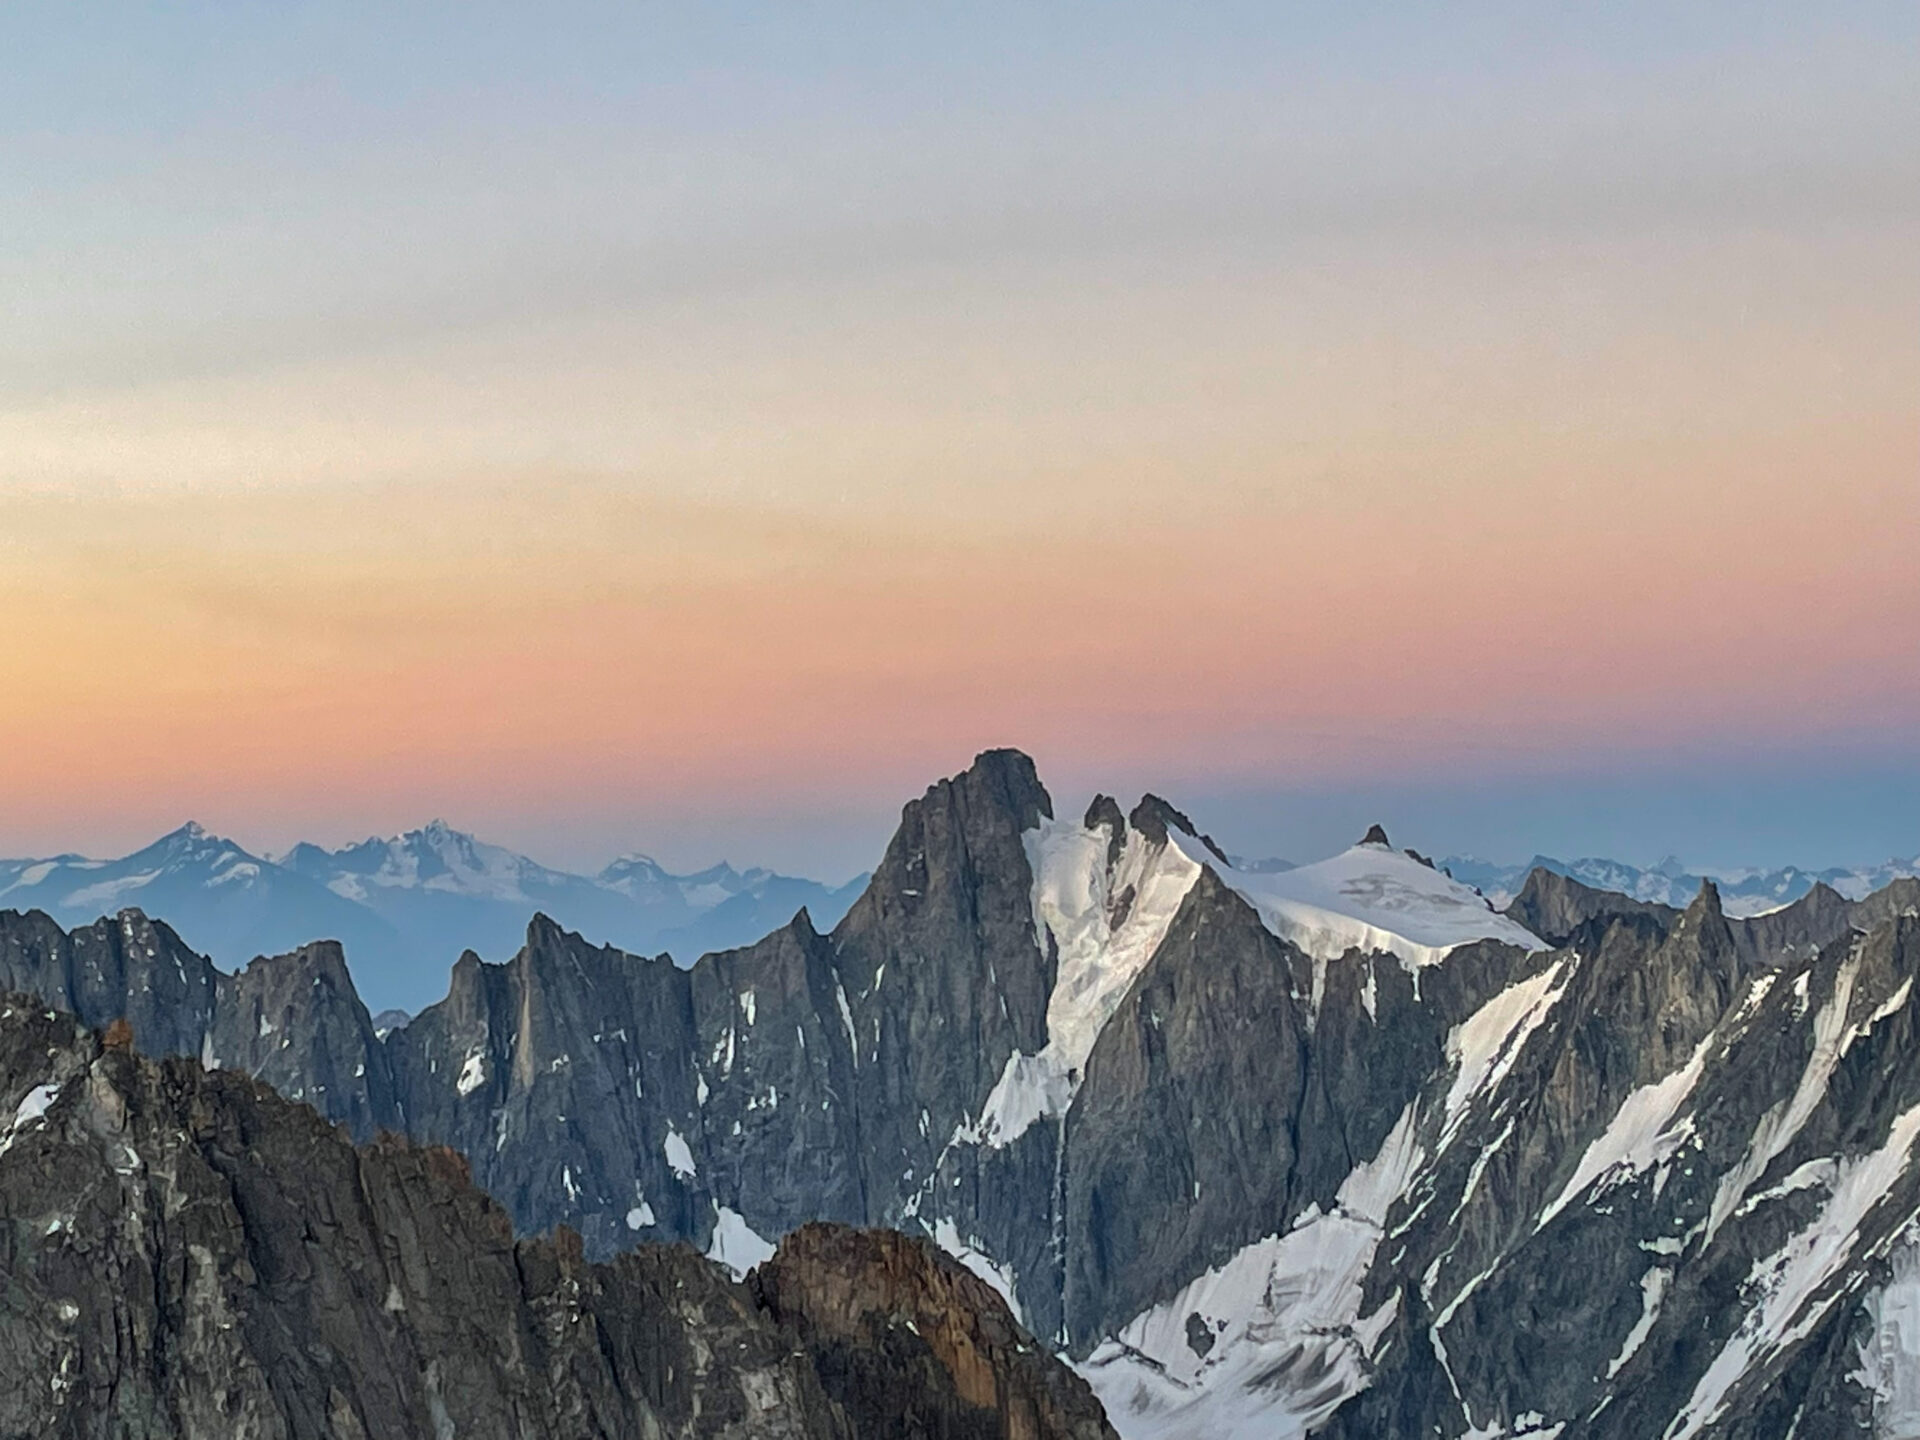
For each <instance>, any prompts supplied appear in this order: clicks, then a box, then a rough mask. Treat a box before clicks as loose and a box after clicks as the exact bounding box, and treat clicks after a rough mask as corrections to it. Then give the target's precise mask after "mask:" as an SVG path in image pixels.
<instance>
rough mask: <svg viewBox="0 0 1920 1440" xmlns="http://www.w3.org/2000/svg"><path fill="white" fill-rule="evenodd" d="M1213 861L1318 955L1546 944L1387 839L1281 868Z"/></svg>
mask: <svg viewBox="0 0 1920 1440" xmlns="http://www.w3.org/2000/svg"><path fill="white" fill-rule="evenodd" d="M1212 863H1213V864H1214V867H1215V869H1217V870H1218V871H1219V873H1220V878H1221V879H1222V880H1224V881H1226V882H1227V884H1228V885H1230V886H1232V887H1233V888H1234V889H1235V890H1237V891H1238V892H1239V893H1240V894H1241V895H1243V896H1244V897H1245V898H1246V900H1247V901H1248V903H1249V904H1251V905H1252V906H1253V907H1254V909H1256V910H1258V911H1259V912H1260V918H1261V919H1262V920H1263V921H1265V922H1266V924H1267V927H1268V928H1269V929H1271V930H1272V931H1273V933H1274V934H1276V935H1278V936H1279V937H1280V938H1281V939H1283V940H1289V941H1291V942H1293V944H1295V945H1297V946H1299V947H1300V949H1302V950H1304V951H1305V952H1306V953H1307V954H1308V955H1311V956H1312V957H1314V958H1315V959H1316V960H1337V959H1339V958H1340V957H1341V956H1342V955H1344V954H1346V953H1347V951H1349V950H1361V951H1379V952H1385V953H1389V954H1393V955H1397V956H1398V957H1399V958H1400V960H1401V961H1402V962H1403V963H1404V964H1406V965H1407V966H1409V967H1413V968H1418V967H1421V966H1426V965H1432V964H1434V963H1435V962H1436V961H1438V960H1439V959H1440V958H1441V957H1442V956H1443V955H1445V954H1446V953H1447V951H1449V950H1451V949H1452V948H1453V947H1454V946H1456V945H1465V944H1468V943H1470V942H1472V941H1475V940H1498V941H1501V942H1502V943H1504V944H1507V945H1517V946H1519V947H1521V948H1522V949H1525V950H1544V949H1545V948H1546V945H1545V943H1544V942H1543V941H1542V940H1541V939H1540V938H1539V937H1538V936H1536V935H1534V934H1533V933H1532V932H1531V931H1529V930H1527V929H1526V928H1525V927H1523V926H1521V925H1519V924H1517V923H1516V922H1514V921H1512V920H1509V919H1508V918H1507V917H1506V916H1504V915H1499V914H1496V913H1494V911H1493V910H1492V908H1491V907H1490V906H1489V905H1488V904H1487V902H1486V900H1485V899H1484V898H1482V897H1481V896H1480V895H1478V894H1476V893H1475V892H1474V891H1473V890H1472V889H1471V888H1470V887H1469V886H1466V885H1462V884H1461V883H1459V882H1458V881H1457V880H1454V879H1452V878H1451V877H1450V876H1447V875H1445V874H1443V873H1441V872H1440V871H1438V870H1436V869H1434V868H1433V867H1432V866H1430V865H1424V864H1422V863H1421V862H1420V861H1418V860H1415V859H1413V858H1412V857H1411V856H1409V855H1406V854H1404V853H1402V852H1401V851H1398V850H1395V849H1393V848H1391V847H1390V846H1387V845H1383V844H1379V843H1372V842H1369V843H1363V844H1360V845H1355V846H1354V847H1353V848H1352V849H1350V850H1346V851H1343V852H1342V853H1340V854H1338V855H1335V856H1333V857H1332V858H1331V859H1328V860H1321V861H1319V862H1317V863H1315V864H1312V865H1302V866H1299V867H1298V868H1297V869H1293V870H1282V871H1277V872H1262V873H1250V872H1247V871H1241V870H1232V869H1228V868H1227V867H1226V866H1224V865H1221V864H1219V862H1218V861H1213V862H1212Z"/></svg>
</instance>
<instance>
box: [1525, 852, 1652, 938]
mask: <svg viewBox="0 0 1920 1440" xmlns="http://www.w3.org/2000/svg"><path fill="white" fill-rule="evenodd" d="M1506 915H1507V917H1508V918H1509V919H1512V920H1516V921H1518V922H1519V923H1520V924H1522V925H1524V926H1526V927H1527V929H1529V930H1531V931H1532V932H1533V933H1534V934H1536V935H1538V936H1539V937H1540V938H1541V939H1542V940H1546V941H1548V942H1549V943H1551V944H1554V945H1564V944H1566V943H1567V941H1569V940H1570V939H1572V938H1573V936H1574V935H1575V934H1576V933H1577V932H1578V931H1579V930H1580V929H1581V927H1582V926H1584V925H1587V924H1588V923H1589V922H1591V921H1594V920H1607V919H1611V918H1614V917H1617V916H1621V915H1646V916H1650V917H1652V918H1653V919H1654V920H1656V921H1657V922H1658V923H1659V925H1660V927H1661V929H1662V930H1663V931H1665V930H1671V929H1672V928H1673V924H1674V922H1675V921H1677V920H1678V919H1679V918H1680V912H1679V911H1678V910H1675V909H1673V908H1671V907H1670V906H1666V905H1658V904H1655V903H1653V902H1652V901H1648V900H1634V899H1631V898H1630V897H1628V896H1625V895H1620V894H1616V893H1615V892H1613V891H1611V890H1596V889H1593V888H1592V887H1591V886H1587V885H1583V884H1581V883H1580V882H1579V881H1578V880H1574V879H1572V878H1570V877H1568V876H1566V875H1562V874H1561V873H1560V872H1559V871H1557V870H1549V869H1548V868H1547V867H1546V866H1544V865H1536V866H1534V867H1533V869H1532V870H1530V871H1528V872H1527V879H1526V883H1525V884H1524V885H1522V886H1521V887H1520V893H1519V894H1518V895H1516V896H1515V897H1514V900H1513V903H1512V904H1511V905H1509V906H1507V909H1506Z"/></svg>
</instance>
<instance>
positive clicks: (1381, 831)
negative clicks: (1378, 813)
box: [1360, 824, 1393, 850]
mask: <svg viewBox="0 0 1920 1440" xmlns="http://www.w3.org/2000/svg"><path fill="white" fill-rule="evenodd" d="M1360 843H1361V844H1362V845H1378V846H1379V847H1380V848H1381V849H1382V850H1391V849H1392V848H1393V842H1392V841H1391V840H1389V839H1387V832H1386V829H1385V827H1383V826H1381V825H1378V824H1374V825H1369V826H1368V827H1367V833H1366V834H1364V835H1362V836H1361V837H1360Z"/></svg>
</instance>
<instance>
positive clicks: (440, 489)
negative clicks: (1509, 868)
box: [0, 3, 1920, 878]
mask: <svg viewBox="0 0 1920 1440" xmlns="http://www.w3.org/2000/svg"><path fill="white" fill-rule="evenodd" d="M1736 8H1737V12H1738V13H1737V14H1736V13H1735V11H1736ZM1916 254H1920V9H1916V8H1915V7H1914V6H1912V5H1911V4H1905V3H1901V4H1884V5H1871V4H1863V5H1845V4H1843V5H1835V6H1824V7H1814V6H1787V5H1771V4H1754V5H1750V6H1742V7H1718V6H1687V7H1677V6H1666V5H1643V4H1624V5H1615V6H1607V7H1599V6H1592V7H1585V6H1552V7H1541V6H1521V5H1497V6H1496V5H1484V6H1449V7H1434V6H1413V5H1367V4H1357V5H1352V6H1341V7H1328V6H1312V7H1308V6H1291V5H1285V4H1271V3H1269V4H1261V5H1237V4H1222V5H1203V6H1194V5H1180V6H1174V5H1143V4H1127V3H1116V4H1104V5H1098V6H1090V5H1071V4H1066V5H1055V6H1047V7H1035V6H1013V5H997V4H990V3H989V4H970V5H966V6H944V5H928V6H863V5H825V4H803V5H794V6H778V7H776V6H765V5H762V6H744V7H734V6H726V5H712V6H698V7H693V6H681V5H673V6H669V5H650V4H630V5H620V6H606V7H595V6H581V5H569V4H553V5H546V6H541V7H524V6H490V5H485V4H468V5H460V6H452V5H445V6H441V5H431V4H419V5H410V6H406V7H391V6H374V5H365V6H361V5H354V4H347V3H332V4H327V5H319V4H290V5H285V6H257V7H232V6H211V5H207V6H200V5H192V4H181V5H171V6H166V7H161V6H133V5H116V6H73V5H68V4H33V3H25V4H19V5H11V6H8V7H5V9H4V10H0V316H4V323H0V617H4V623H0V675H4V676H6V677H7V683H6V684H5V685H4V686H0V795H4V796H5V797H6V798H5V803H4V805H0V851H4V852H6V853H12V854H47V853H53V852H56V851H63V850H77V851H82V852H86V853H115V852H117V851H119V850H124V849H128V848H131V847H132V846H133V845H135V844H138V843H141V842H143V841H145V840H147V839H149V838H151V837H152V836H153V835H154V834H156V833H158V832H159V831H161V830H163V829H167V828H171V827H172V826H173V825H175V824H178V823H180V822H181V821H182V820H184V819H187V818H189V817H191V818H196V819H199V820H200V821H202V822H203V823H206V824H208V825H209V826H210V827H212V828H214V829H216V830H219V831H220V832H222V833H226V834H230V835H233V836H235V837H236V838H239V839H242V840H243V841H245V842H248V843H250V844H251V845H253V846H255V847H256V848H259V849H271V848H274V847H277V846H283V845H285V844H287V843H290V842H291V841H292V840H294V839H296V838H313V839H318V840H322V841H331V842H340V841H345V840H348V839H351V838H358V837H360V836H364V835H366V834H368V833H373V832H382V833H385V832H389V831H393V830H396V829H399V828H403V827H406V826H410V825H414V824H418V823H421V822H422V821H424V820H425V819H426V818H427V817H429V816H434V815H443V816H446V817H447V818H449V819H450V820H452V821H454V822H455V823H458V824H461V825H464V826H466V827H468V828H471V829H475V830H478V831H479V832H481V833H482V834H484V835H487V836H489V837H490V838H494V839H497V840H499V841H501V842H503V843H509V844H513V845H515V846H517V847H518V848H521V849H523V850H526V851H527V852H529V853H531V854H534V855H536V856H537V857H539V858H541V859H543V860H547V861H549V862H550V863H557V864H570V865H576V866H594V865H598V864H599V863H602V862H604V861H605V860H606V859H607V858H609V857H610V856H611V855H613V854H615V853H619V852H624V851H629V850H645V851H648V852H650V853H653V854H655V855H657V856H659V857H660V858H662V859H663V860H665V861H668V862H669V863H677V864H681V865H685V866H692V865H696V864H701V863H705V862H707V861H709V860H712V859H714V858H717V857H719V856H722V855H725V856H729V857H731V858H733V859H735V860H736V861H739V862H742V863H745V862H758V863H771V864H776V865H779V866H781V867H782V868H786V869H789V870H798V871H801V872H803V873H810V874H817V875H821V876H823V877H826V878H839V877H842V876H845V875H848V874H851V873H853V872H855V871H857V870H859V869H862V868H865V867H867V866H869V865H871V864H872V863H873V860H874V858H875V857H876V856H877V855H878V852H879V849H880V847H881V846H882V845H883V844H884V841H885V838H886V836H887V834H888V833H889V831H890V830H891V828H892V825H893V823H894V821H895V818H896V817H897V814H898V809H899V806H900V805H901V804H902V803H903V802H904V801H906V800H908V799H910V798H912V797H913V796H914V795H916V794H918V793H919V791H920V790H921V789H922V788H923V787H924V786H925V785H926V784H928V783H929V782H930V781H932V780H933V779H935V778H937V777H939V776H942V775H946V774H951V773H953V772H955V771H957V770H958V769H960V768H962V767H963V766H964V765H965V764H966V763H967V762H968V760H969V759H970V758H971V756H972V755H973V754H974V753H975V752H976V751H978V750H980V749H983V748H986V747H988V746H993V745H1016V746H1019V747H1020V748H1023V749H1026V750H1028V751H1029V752H1030V753H1032V754H1033V755H1034V756H1035V757H1036V759H1037V761H1038V762H1039V765H1040V768H1041V773H1042V775H1043V777H1044V778H1046V780H1047V781H1048V783H1049V784H1050V786H1051V788H1052V789H1053V791H1054V793H1055V794H1056V796H1058V797H1059V798H1060V801H1061V806H1062V808H1063V809H1065V808H1069V807H1070V806H1077V805H1079V804H1082V803H1084V801H1085V798H1086V797H1087V796H1088V795H1090V794H1091V793H1092V792H1093V791H1094V790H1095V789H1105V790H1112V791H1116V792H1118V793H1120V794H1121V795H1122V796H1123V798H1126V799H1131V797H1132V796H1133V795H1135V794H1137V793H1139V792H1140V791H1141V790H1143V789H1148V788H1151V789H1154V790H1156V791H1159V792H1161V793H1165V794H1167V795H1169V796H1170V797H1172V798H1174V799H1175V800H1176V801H1178V802H1179V803H1182V804H1183V805H1185V806H1186V808H1188V809H1189V810H1191V811H1192V812H1193V813H1194V814H1195V818H1196V819H1198V820H1201V821H1202V822H1203V823H1204V824H1205V825H1206V827H1207V828H1209V829H1210V830H1212V831H1214V832H1215V833H1216V834H1217V835H1219V836H1220V838H1221V839H1222V840H1223V841H1224V842H1226V843H1228V844H1229V845H1230V847H1231V848H1234V849H1237V850H1240V851H1243V852H1246V853H1255V854H1279V855H1288V856H1291V857H1292V858H1295V859H1303V858H1311V857H1312V856H1314V855H1317V854H1324V853H1328V852H1329V851H1331V850H1333V849H1337V848H1339V846H1340V845H1341V844H1343V843H1345V842H1346V841H1348V840H1351V839H1352V838H1354V836H1355V835H1357V834H1358V833H1359V831H1360V830H1361V829H1363V828H1364V826H1365V824H1366V823H1368V822H1370V821H1372V820H1375V819H1379V820H1382V821H1384V822H1385V823H1386V824H1387V825H1388V827H1389V829H1390V830H1392V831H1395V832H1396V838H1397V839H1402V840H1403V843H1413V844H1418V845H1420V847H1421V848H1423V849H1432V850H1435V851H1438V852H1440V853H1465V852H1472V853H1477V854H1480V855H1483V856H1489V857H1491V858H1500V859H1506V858H1511V859H1523V858H1525V857H1527V856H1529V855H1532V854H1533V853H1535V852H1536V851H1545V852H1547V853H1558V854H1575V853H1581V854H1584V853H1595V852H1600V853H1609V854H1614V855H1618V856H1619V857H1620V858H1623V859H1630V860H1632V859H1639V860H1650V859H1653V858H1655V857H1658V856H1661V855H1664V854H1667V853H1670V852H1672V853H1678V854H1680V855H1682V856H1683V857H1685V858H1687V859H1688V860H1690V861H1693V862H1695V863H1700V864H1719V865H1737V864H1749V863H1780V862H1786V861H1794V862H1798V863H1802V864H1830V863H1856V862H1865V861H1871V860H1876V859H1883V858H1885V857H1886V856H1888V855H1890V854H1894V853H1900V854H1904V855H1909V856H1911V855H1913V854H1915V853H1916V852H1920V664H1916V663H1915V658H1914V657H1915V652H1916V648H1917V647H1916V643H1915V638H1914V637H1915V636H1916V635H1920V563H1916V546H1915V541H1916V538H1917V537H1920V265H1916V264H1915V261H1914V257H1915V255H1916Z"/></svg>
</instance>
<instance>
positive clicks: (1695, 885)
mask: <svg viewBox="0 0 1920 1440" xmlns="http://www.w3.org/2000/svg"><path fill="white" fill-rule="evenodd" d="M1439 864H1440V868H1441V869H1443V870H1445V871H1446V872H1447V873H1448V874H1450V875H1452V876H1453V878H1454V879H1456V880H1459V881H1462V882H1463V883H1465V884H1468V885H1471V886H1473V887H1474V888H1475V889H1477V890H1479V891H1480V893H1481V894H1483V895H1485V896H1486V897H1487V898H1488V899H1489V900H1491V901H1492V902H1493V903H1494V905H1496V906H1498V907H1500V908H1503V909H1504V908H1505V907H1506V906H1507V905H1509V904H1511V903H1512V902H1513V900H1514V899H1515V897H1517V896H1518V895H1519V894H1520V891H1521V888H1522V887H1523V886H1524V885H1525V884H1526V882H1527V876H1528V875H1529V874H1530V873H1531V872H1532V871H1534V870H1536V869H1538V870H1551V871H1552V872H1553V873H1554V874H1556V875H1564V876H1566V877H1567V878H1568V879H1570V880H1578V881H1579V882H1580V883H1581V884H1582V885H1587V886H1591V887H1592V888H1593V889H1595V890H1608V891H1611V892H1613V893H1614V894H1616V895H1628V896H1631V897H1632V898H1633V899H1635V900H1647V901H1651V902H1653V903H1655V904H1658V905H1671V906H1673V907H1674V908H1675V909H1676V910H1684V909H1686V907H1687V905H1688V904H1689V903H1690V902H1691V901H1692V900H1693V897H1694V896H1696V895H1698V894H1699V893H1700V885H1701V882H1702V881H1705V880H1711V881H1712V882H1713V884H1714V888H1715V889H1716V890H1718V891H1719V892H1720V904H1721V907H1722V909H1724V910H1725V912H1726V913H1727V914H1728V915H1732V916H1736V917H1747V916H1753V915H1764V914H1766V913H1767V912H1768V911H1769V910H1778V909H1779V908H1780V907H1781V906H1783V905H1791V904H1792V903H1793V902H1794V901H1796V900H1798V899H1800V898H1801V897H1803V896H1804V895H1806V894H1807V893H1808V892H1809V891H1810V890H1812V889H1813V887H1814V886H1815V885H1825V886H1827V887H1828V888H1829V889H1831V890H1837V891H1839V892H1840V894H1841V895H1843V896H1845V897H1846V898H1847V899H1849V900H1863V899H1865V898H1866V897H1867V896H1869V895H1871V894H1872V893H1873V892H1874V891H1876V890H1882V889H1885V888H1886V887H1887V886H1888V885H1891V884H1892V883H1893V882H1894V881H1895V880H1904V879H1907V878H1909V877H1911V876H1915V875H1920V856H1915V857H1914V858H1913V859H1911V860H1898V859H1895V860H1888V861H1887V862H1886V863H1884V864H1881V865H1870V866H1862V867H1856V868H1853V869H1838V868H1837V869H1831V870H1802V869H1801V868H1800V867H1799V866H1797V865H1785V866H1782V867H1781V868H1780V869H1778V870H1728V871H1724V872H1721V873H1715V872H1713V871H1696V870H1688V869H1687V868H1686V866H1685V865H1683V864H1681V862H1680V860H1679V859H1678V858H1677V857H1675V856H1671V855H1669V856H1668V857H1667V858H1666V859H1664V860H1662V861H1660V863H1659V864H1657V865H1653V866H1649V867H1648V868H1646V869H1642V868H1641V867H1639V866H1637V865H1626V864H1622V863H1621V862H1620V861H1618V860H1599V859H1586V860H1572V861H1568V860H1556V859H1554V858H1553V857H1552V856H1550V855H1536V856H1534V857H1533V858H1532V859H1531V860H1529V861H1527V863H1526V864H1524V865H1500V864H1494V863H1492V862H1489V861H1486V860H1476V859H1474V858H1473V857H1472V856H1457V855H1456V856H1449V857H1448V858H1447V859H1445V860H1442V861H1440V862H1439Z"/></svg>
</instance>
